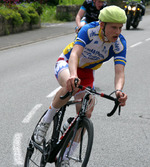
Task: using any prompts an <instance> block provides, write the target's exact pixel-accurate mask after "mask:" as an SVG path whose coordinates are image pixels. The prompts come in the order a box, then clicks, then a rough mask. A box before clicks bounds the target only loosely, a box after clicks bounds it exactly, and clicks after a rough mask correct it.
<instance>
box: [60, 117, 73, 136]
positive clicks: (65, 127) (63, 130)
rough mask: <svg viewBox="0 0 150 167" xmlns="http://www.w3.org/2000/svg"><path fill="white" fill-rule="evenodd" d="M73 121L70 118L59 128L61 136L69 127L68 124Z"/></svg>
mask: <svg viewBox="0 0 150 167" xmlns="http://www.w3.org/2000/svg"><path fill="white" fill-rule="evenodd" d="M73 119H74V117H70V118H68V119H67V121H66V122H65V124H64V125H63V127H62V128H61V132H62V134H63V133H64V132H65V131H66V130H67V129H68V127H69V125H70V123H71V122H72V120H73Z"/></svg>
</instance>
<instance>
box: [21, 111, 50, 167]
mask: <svg viewBox="0 0 150 167" xmlns="http://www.w3.org/2000/svg"><path fill="white" fill-rule="evenodd" d="M46 112H47V111H46ZM46 112H45V113H46ZM45 113H44V114H43V115H42V117H41V118H40V119H39V121H38V123H39V122H40V120H41V119H42V118H43V116H44V115H45ZM38 123H37V125H38ZM52 124H53V121H52V123H51V126H50V128H49V130H48V132H47V135H46V141H48V140H49V138H50V136H51V133H52V131H53V130H52V128H53V125H52ZM37 125H36V127H37ZM36 127H35V129H36ZM35 129H34V130H35ZM33 133H34V132H33ZM32 139H33V134H32V137H31V140H30V142H29V145H28V148H27V151H26V156H25V161H24V167H37V166H39V167H46V163H44V162H43V154H42V152H41V151H39V150H38V149H37V148H36V147H35V146H34V144H33V140H32ZM41 149H42V146H41Z"/></svg>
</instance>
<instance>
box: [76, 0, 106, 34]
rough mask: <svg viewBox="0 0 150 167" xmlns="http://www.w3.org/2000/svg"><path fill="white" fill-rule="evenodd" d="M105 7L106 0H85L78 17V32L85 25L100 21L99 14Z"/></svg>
mask: <svg viewBox="0 0 150 167" xmlns="http://www.w3.org/2000/svg"><path fill="white" fill-rule="evenodd" d="M105 6H106V1H105V0H85V1H84V3H83V4H82V6H81V8H80V9H79V11H78V13H77V15H76V24H77V27H76V32H78V30H79V29H80V28H81V27H83V26H84V25H85V24H87V23H90V22H93V21H98V16H99V12H100V10H101V9H103V8H104V7H105Z"/></svg>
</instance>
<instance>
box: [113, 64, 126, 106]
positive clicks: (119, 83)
mask: <svg viewBox="0 0 150 167" xmlns="http://www.w3.org/2000/svg"><path fill="white" fill-rule="evenodd" d="M124 68H125V66H124V65H122V64H116V65H115V89H116V90H118V91H117V92H116V96H117V97H118V98H119V101H120V105H121V106H124V105H125V103H126V100H127V95H126V94H125V93H123V92H122V91H121V90H122V89H123V86H124V83H125V73H124Z"/></svg>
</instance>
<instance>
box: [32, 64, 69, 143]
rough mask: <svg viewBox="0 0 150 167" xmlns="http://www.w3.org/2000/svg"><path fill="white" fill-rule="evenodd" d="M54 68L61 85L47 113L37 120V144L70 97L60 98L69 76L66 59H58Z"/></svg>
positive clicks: (35, 137) (40, 141)
mask: <svg viewBox="0 0 150 167" xmlns="http://www.w3.org/2000/svg"><path fill="white" fill-rule="evenodd" d="M55 69H56V70H55V74H56V76H57V79H58V83H59V84H60V85H61V86H62V88H61V89H60V90H59V91H58V92H57V93H56V95H55V97H54V99H53V101H52V103H51V105H50V107H49V109H48V111H47V113H46V114H45V116H44V117H43V119H42V120H41V121H40V122H39V125H38V126H37V128H36V129H35V133H34V134H35V135H34V140H35V141H36V142H37V143H38V144H41V143H42V142H43V139H44V138H45V136H46V133H47V130H48V128H49V126H50V124H51V122H52V120H53V117H54V116H55V114H56V113H57V111H58V110H59V108H61V107H62V106H63V105H64V104H66V103H67V101H68V100H69V99H70V97H68V98H66V99H64V100H62V99H60V96H62V95H64V94H66V93H67V89H66V81H67V79H68V78H69V77H70V73H69V69H68V63H67V62H66V61H59V62H57V64H56V68H55ZM47 125H48V126H47Z"/></svg>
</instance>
